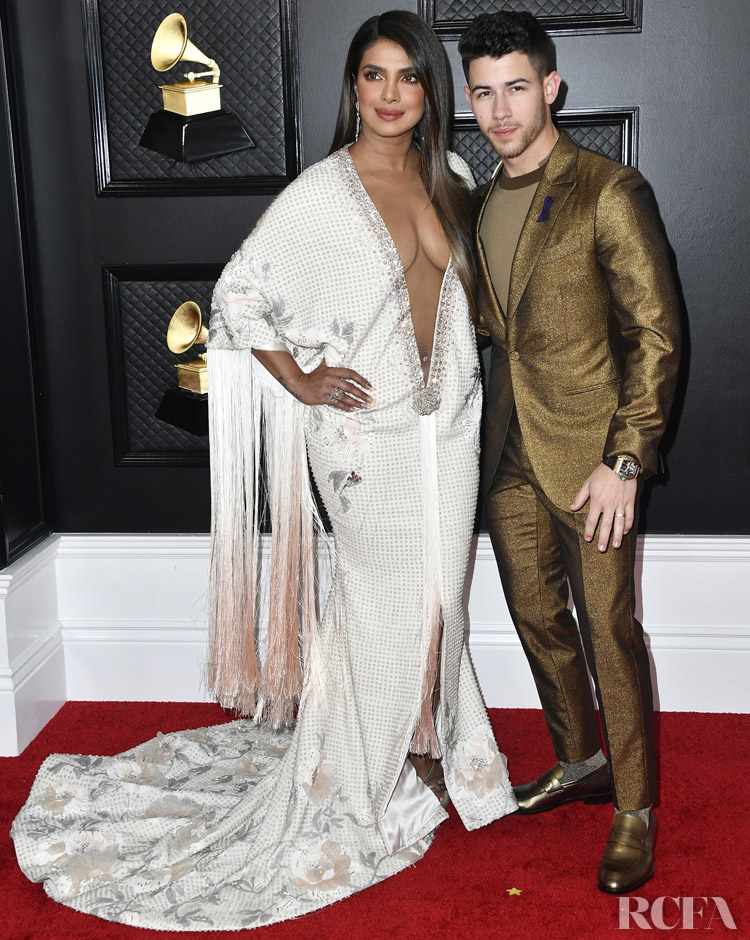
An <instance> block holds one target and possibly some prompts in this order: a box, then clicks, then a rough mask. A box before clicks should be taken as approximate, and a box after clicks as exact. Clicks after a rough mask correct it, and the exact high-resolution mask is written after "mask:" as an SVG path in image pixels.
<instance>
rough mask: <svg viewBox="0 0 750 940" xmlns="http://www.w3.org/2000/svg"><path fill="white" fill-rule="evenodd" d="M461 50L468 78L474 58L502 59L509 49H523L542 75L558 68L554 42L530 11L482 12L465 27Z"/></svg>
mask: <svg viewBox="0 0 750 940" xmlns="http://www.w3.org/2000/svg"><path fill="white" fill-rule="evenodd" d="M458 52H459V55H460V56H461V63H462V65H463V67H464V74H465V75H466V80H467V81H468V80H469V65H470V64H471V63H472V62H473V61H474V59H481V58H483V57H484V56H489V57H490V58H491V59H500V58H502V56H504V55H508V53H509V52H523V53H524V54H525V55H527V56H528V57H529V62H530V63H531V65H532V67H533V69H534V71H535V72H537V74H538V75H539V77H540V78H544V77H545V76H546V75H549V74H550V72H554V71H555V66H556V62H555V44H554V43H553V42H552V40H551V39H550V37H549V35H548V34H547V32H546V31H545V29H544V28H543V27H542V25H541V24H540V22H539V20H537V19H536V17H534V16H532V15H531V13H515V12H511V11H510V10H502V11H501V12H500V13H481V14H480V15H479V16H478V17H477V18H476V19H475V20H474V22H473V23H472V24H471V26H470V27H469V28H468V29H467V30H466V32H465V33H464V34H463V36H462V37H461V41H460V42H459V44H458Z"/></svg>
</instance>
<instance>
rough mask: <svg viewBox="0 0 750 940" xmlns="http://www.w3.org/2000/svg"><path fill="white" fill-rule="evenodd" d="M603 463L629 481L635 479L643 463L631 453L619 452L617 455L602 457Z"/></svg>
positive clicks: (622, 478) (625, 480)
mask: <svg viewBox="0 0 750 940" xmlns="http://www.w3.org/2000/svg"><path fill="white" fill-rule="evenodd" d="M602 463H603V464H604V465H605V466H607V467H609V469H610V470H614V471H615V473H616V474H617V476H618V477H619V478H620V479H621V480H623V481H624V482H627V481H628V480H634V479H635V478H636V477H637V476H638V474H639V473H640V472H641V465H640V464H639V463H638V461H637V460H636V459H635V457H631V456H630V454H618V455H617V456H616V457H602Z"/></svg>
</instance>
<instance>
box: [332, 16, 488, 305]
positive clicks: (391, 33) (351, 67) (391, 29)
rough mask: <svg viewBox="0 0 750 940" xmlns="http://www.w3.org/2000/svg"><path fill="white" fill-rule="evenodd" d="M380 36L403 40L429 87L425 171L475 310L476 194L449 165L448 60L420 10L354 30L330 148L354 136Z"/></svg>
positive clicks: (423, 125)
mask: <svg viewBox="0 0 750 940" xmlns="http://www.w3.org/2000/svg"><path fill="white" fill-rule="evenodd" d="M379 39H385V40H388V41H389V42H393V43H396V44H397V45H399V46H401V48H402V49H403V50H404V52H405V53H406V55H407V56H408V57H409V60H410V61H411V64H412V67H413V69H414V72H415V74H416V76H417V78H418V79H419V81H420V84H421V85H422V88H423V90H424V105H425V108H424V115H423V117H422V120H421V121H420V122H419V124H418V125H417V127H416V128H415V129H414V142H415V143H416V144H417V146H418V148H419V169H420V174H421V177H422V183H423V185H424V188H425V190H426V191H427V193H428V195H429V197H430V201H431V202H432V205H433V208H434V209H435V212H436V214H437V217H438V219H439V221H440V224H441V226H442V228H443V232H444V233H445V237H446V239H447V240H448V244H449V246H450V249H451V254H452V255H453V264H454V266H455V268H456V272H457V274H458V276H459V278H460V280H461V284H462V285H463V288H464V291H465V293H466V297H467V299H468V301H469V307H470V308H471V309H472V311H473V308H474V263H473V261H472V253H471V236H470V233H469V226H470V218H471V199H470V195H469V189H468V187H467V185H466V183H465V182H464V180H463V179H462V178H461V177H460V176H459V175H458V174H457V173H454V172H453V170H451V168H450V167H449V166H448V157H447V151H448V145H449V143H450V134H451V120H452V114H451V102H452V100H453V90H452V83H451V81H450V74H449V70H448V61H447V58H446V55H445V52H444V50H443V47H442V46H441V45H440V41H439V40H438V38H437V36H436V35H435V33H434V32H433V31H432V30H431V29H430V27H429V26H428V25H427V23H425V21H424V20H423V19H421V18H420V17H419V16H417V15H416V14H414V13H410V12H408V11H407V10H389V11H388V12H387V13H382V14H380V16H373V17H371V18H370V19H369V20H367V21H366V22H365V23H363V24H362V26H360V28H359V29H358V30H357V32H356V33H355V35H354V38H353V39H352V41H351V45H350V46H349V54H348V55H347V57H346V66H345V69H344V80H343V82H342V84H341V104H340V105H339V116H338V119H337V120H336V130H335V132H334V135H333V144H332V145H331V150H330V152H331V153H334V152H335V151H336V150H339V149H340V148H341V147H343V146H344V145H345V144H348V143H351V142H352V141H353V140H354V137H355V134H356V127H357V111H356V107H355V103H356V100H357V96H356V94H355V92H354V80H355V78H356V77H357V74H358V73H359V66H360V63H361V61H362V56H363V55H364V54H365V52H366V51H367V50H368V49H369V48H370V47H371V46H373V45H374V44H375V43H376V42H377V41H378V40H379Z"/></svg>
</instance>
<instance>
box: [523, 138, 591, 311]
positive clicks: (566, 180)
mask: <svg viewBox="0 0 750 940" xmlns="http://www.w3.org/2000/svg"><path fill="white" fill-rule="evenodd" d="M577 162H578V147H577V146H576V144H574V143H573V141H572V140H571V139H570V137H568V135H567V134H565V133H561V134H560V138H559V140H558V141H557V143H556V144H555V147H554V149H553V151H552V153H551V154H550V158H549V161H548V162H547V166H546V167H545V170H544V176H543V177H542V179H541V181H540V183H539V186H538V187H537V191H536V193H535V195H534V199H533V201H532V203H531V207H530V208H529V212H528V215H527V216H526V221H525V222H524V224H523V228H522V229H521V235H520V237H519V239H518V247H517V248H516V254H515V256H514V258H513V267H512V269H511V274H510V290H509V292H508V311H507V319H508V320H510V319H511V318H512V317H513V316H514V315H515V313H516V310H517V308H518V304H519V303H520V302H521V298H522V297H523V292H524V291H525V290H526V285H527V284H528V283H529V278H530V277H531V274H532V272H533V270H534V266H535V265H536V262H537V259H538V258H539V253H540V252H541V250H542V248H544V245H545V243H546V241H547V239H548V238H549V235H550V233H551V232H552V229H553V228H554V225H555V221H556V219H557V217H558V215H559V214H560V210H561V209H562V207H563V205H564V204H565V201H566V199H567V198H568V196H569V195H570V194H571V192H572V191H573V186H574V184H575V170H576V164H577Z"/></svg>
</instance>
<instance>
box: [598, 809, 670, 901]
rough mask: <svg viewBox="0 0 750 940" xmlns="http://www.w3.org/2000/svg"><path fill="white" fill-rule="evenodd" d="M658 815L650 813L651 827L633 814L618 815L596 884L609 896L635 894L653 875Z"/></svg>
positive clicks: (616, 815)
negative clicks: (629, 892) (632, 892)
mask: <svg viewBox="0 0 750 940" xmlns="http://www.w3.org/2000/svg"><path fill="white" fill-rule="evenodd" d="M656 830H657V823H656V816H654V811H653V810H651V814H650V816H649V824H648V826H646V824H645V823H644V822H643V820H642V819H639V818H638V817H637V816H633V814H632V813H616V814H615V820H614V823H613V824H612V832H611V833H610V835H609V841H608V842H607V847H606V848H605V850H604V855H602V861H601V864H600V865H599V876H598V878H597V885H598V887H599V890H600V891H606V892H607V894H626V893H627V892H628V891H635V889H636V888H638V887H640V886H641V885H642V884H643V882H644V881H648V879H649V878H650V877H651V876H652V875H653V873H654V843H655V842H656Z"/></svg>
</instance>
